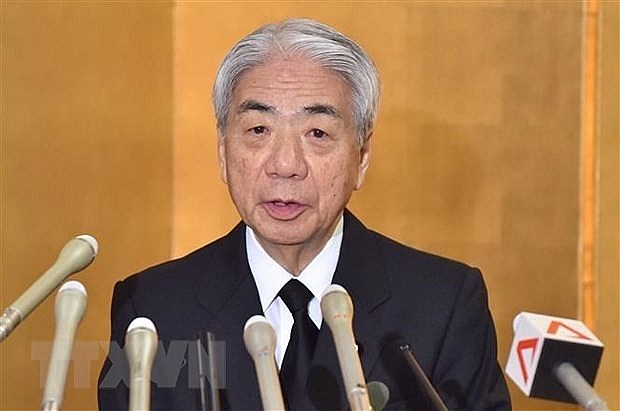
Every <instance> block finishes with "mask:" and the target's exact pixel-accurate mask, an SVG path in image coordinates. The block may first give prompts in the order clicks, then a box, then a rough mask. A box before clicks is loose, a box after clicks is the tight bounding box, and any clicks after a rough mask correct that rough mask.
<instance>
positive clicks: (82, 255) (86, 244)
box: [0, 234, 99, 342]
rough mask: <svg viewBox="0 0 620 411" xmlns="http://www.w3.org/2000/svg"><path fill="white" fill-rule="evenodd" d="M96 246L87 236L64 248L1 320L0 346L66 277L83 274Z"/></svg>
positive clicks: (97, 246)
mask: <svg viewBox="0 0 620 411" xmlns="http://www.w3.org/2000/svg"><path fill="white" fill-rule="evenodd" d="M98 249H99V244H97V240H95V238H94V237H91V236H90V235H87V234H84V235H79V236H77V237H75V238H73V239H71V240H69V242H68V243H67V244H66V245H65V246H64V247H63V249H62V250H61V251H60V254H59V255H58V259H57V260H56V262H55V263H54V265H52V266H51V267H50V268H49V269H48V270H47V271H46V272H45V273H43V275H42V276H41V277H39V279H38V280H37V281H35V282H34V284H32V285H31V286H30V287H29V288H28V289H27V290H26V291H25V292H24V293H23V294H22V295H21V296H20V297H19V298H18V299H17V300H15V302H14V303H13V304H11V305H10V306H9V307H7V309H6V310H4V313H3V314H2V317H0V342H1V341H3V340H5V339H6V338H7V337H8V336H9V334H10V333H11V331H13V329H15V327H17V325H18V324H19V323H20V322H21V321H23V320H24V319H25V318H26V317H27V316H28V314H30V313H31V312H32V310H34V309H35V308H36V307H37V306H38V305H39V304H40V303H41V302H42V301H43V300H44V299H45V297H47V296H48V295H49V294H50V293H51V292H52V291H53V290H54V288H56V287H57V286H58V285H59V284H60V283H61V282H63V281H64V280H65V279H66V278H67V277H68V276H70V275H71V274H73V273H76V272H78V271H82V270H83V269H85V268H86V267H88V265H89V264H90V263H91V262H92V261H93V260H94V259H95V256H96V255H97V250H98Z"/></svg>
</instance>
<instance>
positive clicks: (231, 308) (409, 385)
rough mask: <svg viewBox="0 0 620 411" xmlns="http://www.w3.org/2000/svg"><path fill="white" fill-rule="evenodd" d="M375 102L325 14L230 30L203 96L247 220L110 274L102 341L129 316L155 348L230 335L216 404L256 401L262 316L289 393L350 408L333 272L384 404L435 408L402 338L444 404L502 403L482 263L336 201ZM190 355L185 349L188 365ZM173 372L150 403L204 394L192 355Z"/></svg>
mask: <svg viewBox="0 0 620 411" xmlns="http://www.w3.org/2000/svg"><path fill="white" fill-rule="evenodd" d="M378 100H379V80H378V74H377V71H376V69H375V66H374V64H373V63H372V61H371V60H370V58H369V57H368V55H367V54H366V53H365V52H364V50H362V49H361V48H360V47H359V46H358V45H357V44H356V43H355V42H353V41H352V40H350V39H349V38H347V37H345V36H344V35H342V34H340V33H338V32H336V31H335V30H333V29H332V28H330V27H327V26H325V25H323V24H320V23H317V22H315V21H311V20H301V19H294V20H287V21H284V22H282V23H279V24H272V25H267V26H264V27H262V28H260V29H258V30H257V31H255V32H254V33H251V34H250V35H248V36H247V37H245V38H244V39H242V40H241V41H240V42H239V43H238V44H236V45H235V46H234V47H233V49H232V50H231V51H230V52H229V53H228V55H227V56H226V57H225V59H224V61H223V62H222V64H221V66H220V68H219V71H218V73H217V78H216V81H215V85H214V88H213V101H214V105H215V112H216V116H217V127H218V152H219V160H220V170H221V176H222V179H223V181H224V182H225V183H226V184H227V185H228V188H229V192H230V195H231V197H232V199H233V202H234V204H235V206H236V207H237V210H238V211H239V215H240V216H241V219H242V222H241V223H239V225H237V226H236V227H235V228H234V229H233V230H232V231H231V232H230V233H229V234H227V235H226V236H225V237H223V238H221V239H219V240H217V241H215V242H213V243H211V244H208V245H206V246H205V247H203V248H201V249H199V250H196V251H195V252H193V253H191V254H189V255H188V256H186V257H183V258H181V259H178V260H175V261H171V262H168V263H165V264H162V265H159V266H156V267H153V268H150V269H148V270H146V271H144V272H142V273H139V274H137V275H134V276H131V277H129V278H127V279H126V280H124V281H121V282H119V283H118V284H117V285H116V287H115V290H114V297H113V303H112V341H113V342H117V343H118V344H120V346H122V345H123V343H124V333H125V330H126V328H127V326H128V324H129V323H130V322H131V320H132V319H134V318H135V317H139V316H145V317H148V318H150V319H151V320H153V322H154V323H155V325H156V326H157V330H158V333H159V337H160V340H161V341H162V342H163V344H164V346H165V347H171V342H174V341H189V340H194V339H195V336H196V335H197V334H198V333H200V332H204V331H210V332H213V333H214V335H215V337H216V339H217V340H219V341H223V342H225V354H224V355H225V366H226V383H225V386H224V387H223V390H222V391H221V402H222V407H223V409H231V410H249V409H260V408H261V402H260V397H259V390H258V384H257V379H256V375H255V372H254V370H253V363H252V359H251V358H250V356H249V355H248V354H247V352H246V350H245V348H244V345H243V339H242V335H243V326H244V323H245V322H246V320H247V319H248V318H249V317H251V316H252V315H255V314H263V315H265V317H266V318H267V320H268V321H269V322H270V323H271V324H272V325H273V326H274V329H275V330H276V335H277V346H276V351H275V354H276V362H277V364H278V367H279V368H280V380H281V384H282V388H283V391H284V396H285V402H286V404H287V407H288V408H289V409H291V410H302V409H319V410H341V409H347V408H348V404H347V399H346V393H345V392H344V388H343V383H342V379H341V375H340V369H339V366H338V361H337V357H336V353H335V349H334V343H333V341H332V336H331V333H330V331H329V329H328V327H327V326H326V325H325V324H323V321H322V320H323V319H322V315H321V310H320V306H319V299H320V297H321V295H322V293H323V291H324V290H325V288H326V287H327V286H328V285H330V284H332V283H337V284H341V285H343V286H344V287H345V288H346V289H347V290H348V292H349V293H350V295H351V298H352V300H353V304H354V307H355V316H354V320H353V329H354V332H355V338H356V342H357V345H358V353H359V356H360V360H361V364H362V368H363V370H364V373H365V376H366V380H367V381H372V380H377V381H381V382H383V383H384V384H386V385H387V387H388V388H389V390H390V400H389V403H388V405H387V407H386V409H394V410H401V409H402V410H421V409H429V408H430V407H431V402H430V400H429V396H428V394H427V393H426V392H425V391H424V390H423V389H422V388H421V385H420V384H419V383H418V382H417V381H416V379H415V377H414V374H413V373H412V372H411V370H410V369H409V368H408V366H407V363H406V362H405V360H404V358H403V355H402V352H401V350H400V349H399V347H400V346H401V345H403V344H408V345H409V346H410V347H411V348H412V351H413V352H414V353H415V354H416V356H417V358H418V361H419V362H420V364H421V366H422V368H423V370H424V371H425V373H426V375H427V376H428V377H429V379H430V381H431V383H432V384H433V385H434V386H435V387H436V389H437V391H438V392H439V395H440V396H441V398H442V399H443V401H444V402H445V403H446V404H447V406H448V408H450V409H476V410H490V409H501V410H505V409H510V399H509V396H508V392H507V389H506V385H505V381H504V378H503V376H502V372H501V370H500V368H499V366H498V364H497V360H496V336H495V330H494V326H493V322H492V319H491V316H490V313H489V310H488V305H487V297H486V290H485V286H484V282H483V280H482V277H481V274H480V272H479V271H478V270H476V269H474V268H471V267H468V266H466V265H464V264H461V263H458V262H454V261H450V260H447V259H444V258H441V257H438V256H434V255H430V254H427V253H424V252H422V251H418V250H414V249H411V248H408V247H406V246H404V245H402V244H398V243H396V242H394V241H392V240H390V239H388V238H386V237H384V236H382V235H380V234H378V233H376V232H374V231H371V230H369V229H367V228H366V227H365V226H364V225H362V223H361V222H360V221H359V220H358V219H356V218H355V217H354V216H353V215H352V214H351V213H350V212H349V211H348V210H347V209H346V205H347V203H348V201H349V199H350V197H351V194H352V192H353V191H354V190H357V189H359V188H360V187H361V186H362V183H363V181H364V176H365V174H366V171H367V169H368V165H369V161H370V152H371V151H370V143H371V136H372V132H373V126H374V124H375V118H376V113H377V106H378ZM296 299H299V300H300V301H301V303H299V302H297V303H295V301H294V300H296ZM295 304H297V306H295ZM292 312H293V313H294V314H292ZM191 360H192V358H191V356H190V355H188V354H187V353H186V359H185V360H184V362H183V364H185V363H186V362H187V361H191ZM115 361H117V360H114V361H111V360H108V361H107V362H106V364H105V365H104V368H103V370H102V372H101V377H100V390H99V404H100V408H102V409H115V410H117V409H122V408H125V407H126V405H127V388H126V386H125V385H124V383H120V384H116V385H113V386H112V387H110V384H109V383H106V377H107V376H108V374H109V373H110V371H111V368H112V367H113V366H114V362H115ZM190 365H191V364H190ZM155 367H157V364H156V365H155ZM187 368H191V367H189V366H188V367H187ZM177 372H178V375H175V377H176V378H175V379H174V384H173V386H165V385H166V384H158V383H153V384H152V385H153V391H152V407H153V409H166V410H170V409H179V410H181V409H182V410H187V409H195V408H198V407H199V406H200V393H199V390H198V389H196V387H195V384H194V385H192V384H191V381H190V379H191V376H189V375H188V372H187V369H184V368H181V369H180V370H179V369H177ZM107 381H108V382H109V381H110V380H109V379H108V380H107Z"/></svg>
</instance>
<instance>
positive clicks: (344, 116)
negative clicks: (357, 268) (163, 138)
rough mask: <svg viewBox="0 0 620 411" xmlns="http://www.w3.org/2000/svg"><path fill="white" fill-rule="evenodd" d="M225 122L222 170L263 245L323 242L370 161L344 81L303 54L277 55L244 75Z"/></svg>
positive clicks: (276, 245) (236, 203)
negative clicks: (356, 129) (359, 133)
mask: <svg viewBox="0 0 620 411" xmlns="http://www.w3.org/2000/svg"><path fill="white" fill-rule="evenodd" d="M227 120H228V121H227V126H226V128H225V129H224V136H221V138H220V140H219V141H220V142H219V146H218V150H219V158H220V169H221V174H222V179H223V180H224V182H225V183H226V184H228V189H229V191H230V194H231V196H232V199H233V202H234V203H235V205H236V207H237V209H238V211H239V214H240V215H241V218H242V219H243V220H244V221H245V222H246V224H248V225H249V226H250V227H252V229H253V230H254V231H255V233H256V235H257V237H258V239H259V241H260V242H261V244H262V245H263V246H264V247H279V246H286V245H303V246H310V247H322V245H323V244H324V243H325V242H326V241H327V239H328V238H329V236H330V235H331V234H332V232H333V230H334V228H335V226H336V224H337V222H338V217H339V216H340V213H341V212H342V211H343V209H344V207H345V206H346V204H347V202H348V201H349V198H350V197H351V194H352V192H353V190H357V189H359V188H360V187H361V185H362V182H363V180H364V174H365V172H366V169H367V167H368V163H369V160H370V141H369V139H368V140H367V141H366V143H365V144H364V145H363V146H362V147H359V145H358V143H357V139H356V135H355V127H354V123H353V117H352V102H351V92H350V90H349V87H348V86H347V84H346V83H345V82H344V81H343V80H342V79H341V78H340V77H339V76H338V75H337V74H335V73H333V72H331V71H329V70H326V69H323V68H321V67H319V66H318V65H317V64H316V63H313V62H311V61H308V60H306V59H302V58H291V59H284V58H275V59H272V60H271V61H269V62H267V63H266V64H264V65H261V66H258V67H255V68H253V69H251V70H248V71H247V72H246V73H244V74H243V75H242V77H241V78H240V80H239V82H238V84H237V86H236V88H235V89H234V92H233V96H232V104H231V107H230V111H229V114H228V119H227ZM317 251H318V250H317Z"/></svg>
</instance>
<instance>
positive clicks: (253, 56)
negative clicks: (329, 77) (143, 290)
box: [213, 19, 380, 145]
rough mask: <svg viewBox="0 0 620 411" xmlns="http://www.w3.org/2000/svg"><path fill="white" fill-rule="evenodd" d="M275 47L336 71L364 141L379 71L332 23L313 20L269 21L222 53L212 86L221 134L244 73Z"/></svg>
mask: <svg viewBox="0 0 620 411" xmlns="http://www.w3.org/2000/svg"><path fill="white" fill-rule="evenodd" d="M275 52H279V53H282V54H284V55H287V54H297V55H301V56H303V57H306V58H309V59H310V60H312V61H315V62H317V63H318V64H319V65H320V66H321V67H323V68H325V69H328V70H332V71H334V72H335V73H337V74H338V75H339V76H340V77H341V78H342V79H343V80H344V81H345V82H346V83H347V84H348V85H349V87H350V88H351V94H352V99H353V101H352V103H353V107H352V110H353V113H352V114H353V120H354V122H355V129H356V133H357V137H358V142H359V143H360V145H361V144H362V143H363V142H364V140H365V139H366V138H367V136H368V135H369V134H370V133H371V132H372V129H373V127H374V124H375V120H376V118H377V110H378V106H379V94H380V84H379V73H378V72H377V69H376V67H375V65H374V63H373V62H372V60H371V59H370V57H369V56H368V54H367V53H366V52H365V51H364V50H363V49H362V48H361V47H360V46H359V45H358V44H357V43H355V42H354V41H353V40H351V39H350V38H348V37H346V36H345V35H343V34H341V33H339V32H337V31H336V30H334V29H333V28H331V27H329V26H327V25H325V24H322V23H319V22H317V21H314V20H309V19H289V20H285V21H283V22H281V23H275V24H269V25H266V26H263V27H261V28H259V29H258V30H256V31H254V32H252V33H250V34H249V35H247V36H246V37H244V38H243V39H241V41H239V42H238V43H237V44H236V45H235V46H234V47H233V48H232V49H231V50H230V51H229V52H228V54H227V55H226V57H224V60H223V61H222V63H221V64H220V67H219V69H218V71H217V75H216V78H215V83H214V85H213V106H214V108H215V117H216V119H217V128H218V131H219V133H220V136H223V135H224V128H225V127H226V122H227V118H228V112H229V110H230V105H231V102H232V94H233V90H234V88H235V87H236V85H237V83H238V82H239V79H240V77H241V76H242V75H243V73H244V72H245V71H247V70H249V69H251V68H253V67H257V66H260V65H262V64H265V63H266V62H267V61H268V59H269V58H270V57H271V56H273V54H274V53H275Z"/></svg>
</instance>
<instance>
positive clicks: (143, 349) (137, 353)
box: [125, 317, 158, 411]
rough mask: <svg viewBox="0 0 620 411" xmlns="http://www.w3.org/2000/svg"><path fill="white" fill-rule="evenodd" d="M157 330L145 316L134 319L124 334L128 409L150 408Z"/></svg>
mask: <svg viewBox="0 0 620 411" xmlns="http://www.w3.org/2000/svg"><path fill="white" fill-rule="evenodd" d="M157 341H158V337H157V330H156V329H155V325H154V324H153V322H152V321H151V320H149V319H148V318H146V317H138V318H136V319H134V320H133V321H132V322H131V324H129V327H127V332H126V334H125V348H126V352H127V359H128V360H129V409H130V410H132V411H138V410H140V411H144V410H149V409H150V408H151V370H152V368H153V360H154V359H155V354H156V353H157Z"/></svg>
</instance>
